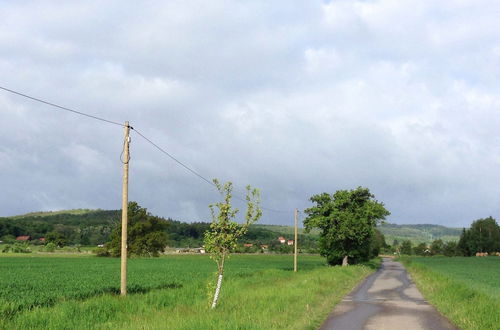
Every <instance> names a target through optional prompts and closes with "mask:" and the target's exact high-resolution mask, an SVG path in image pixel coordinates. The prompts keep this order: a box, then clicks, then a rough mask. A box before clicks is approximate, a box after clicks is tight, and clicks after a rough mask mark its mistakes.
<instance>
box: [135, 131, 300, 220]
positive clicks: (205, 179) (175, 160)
mask: <svg viewBox="0 0 500 330" xmlns="http://www.w3.org/2000/svg"><path fill="white" fill-rule="evenodd" d="M131 129H132V130H133V131H134V132H136V133H137V134H138V135H139V136H140V137H142V138H143V139H144V140H146V141H147V142H148V143H150V144H151V145H152V146H154V147H155V148H156V149H158V150H159V151H160V152H161V153H163V154H165V155H167V156H168V157H169V158H170V159H172V160H173V161H174V162H176V163H177V164H178V165H180V166H182V167H184V168H185V169H186V170H188V171H189V172H191V173H192V174H194V175H196V176H197V177H198V178H200V179H201V180H203V181H205V182H206V183H208V184H209V185H211V186H212V187H216V185H215V184H214V183H213V182H212V181H211V180H209V179H207V178H206V177H204V176H203V175H201V174H200V173H198V172H196V171H195V170H193V169H192V168H190V167H189V166H187V165H186V164H184V163H183V162H181V161H180V160H178V159H177V158H176V157H174V156H173V155H172V154H171V153H169V152H167V151H166V150H165V149H163V148H162V147H160V146H159V145H158V144H156V143H154V142H153V141H151V139H149V138H147V137H146V136H145V135H144V134H142V133H141V132H139V131H138V130H137V129H136V128H133V127H131ZM233 197H234V198H235V199H238V200H240V201H242V202H246V199H245V198H242V197H240V196H238V195H234V194H233ZM261 209H262V210H266V211H270V212H277V213H290V212H291V211H284V210H276V209H272V208H267V207H263V206H261Z"/></svg>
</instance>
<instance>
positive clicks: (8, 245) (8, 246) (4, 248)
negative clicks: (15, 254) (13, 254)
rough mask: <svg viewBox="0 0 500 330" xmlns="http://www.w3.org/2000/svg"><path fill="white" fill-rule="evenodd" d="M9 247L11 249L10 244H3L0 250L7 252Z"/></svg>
mask: <svg viewBox="0 0 500 330" xmlns="http://www.w3.org/2000/svg"><path fill="white" fill-rule="evenodd" d="M10 249H11V246H10V244H7V245H5V246H4V247H3V249H2V252H3V253H7V252H9V251H10Z"/></svg>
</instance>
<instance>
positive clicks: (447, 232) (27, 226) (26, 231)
mask: <svg viewBox="0 0 500 330" xmlns="http://www.w3.org/2000/svg"><path fill="white" fill-rule="evenodd" d="M120 219H121V212H120V210H88V209H75V210H64V211H55V212H32V213H28V214H23V215H18V216H13V217H5V218H0V239H2V237H6V236H9V237H10V238H11V239H12V237H16V236H20V235H30V236H31V237H32V238H34V239H36V238H38V237H43V236H45V235H46V234H47V233H48V232H51V231H57V232H61V233H63V234H64V235H65V236H66V237H67V239H68V243H70V244H82V245H96V244H101V243H104V242H106V241H107V240H108V239H109V234H110V233H111V231H112V229H113V228H114V227H115V225H116V224H117V223H118V222H119V221H120ZM165 221H167V222H168V223H169V229H168V230H167V232H168V236H169V238H170V243H169V245H171V246H177V247H184V246H191V247H193V246H200V245H201V244H203V243H202V241H203V233H204V231H205V230H206V229H207V228H208V227H209V224H208V223H203V222H198V223H186V222H181V221H176V220H172V219H165ZM379 230H380V231H381V232H382V233H383V234H384V236H385V240H386V242H387V244H390V245H392V244H393V242H394V240H398V241H399V242H402V241H404V240H410V241H412V243H414V244H417V243H422V242H425V243H430V242H432V241H433V240H435V239H442V240H443V241H458V239H459V237H460V234H461V232H462V229H460V228H449V227H444V226H440V225H431V224H423V225H420V224H417V225H397V224H384V225H381V226H379ZM293 235H294V228H293V226H282V225H263V224H255V225H252V226H251V227H250V231H249V232H248V233H247V235H245V237H244V238H243V240H245V241H248V242H252V243H259V242H260V243H266V244H267V243H269V242H273V240H276V238H277V237H278V236H284V237H285V238H286V239H293ZM299 235H300V236H299V239H300V240H301V241H302V242H303V243H305V244H306V245H310V246H315V245H316V242H317V239H318V236H319V230H317V229H315V230H312V231H311V232H310V233H306V232H305V230H304V228H299ZM4 241H5V239H4Z"/></svg>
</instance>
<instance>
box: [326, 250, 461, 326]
mask: <svg viewBox="0 0 500 330" xmlns="http://www.w3.org/2000/svg"><path fill="white" fill-rule="evenodd" d="M320 329H321V330H326V329H335V330H357V329H370V330H371V329H383V330H391V329H394V330H396V329H397V330H401V329H402V330H416V329H433V330H437V329H458V328H457V327H455V326H454V325H452V324H451V323H450V322H449V321H448V320H447V319H446V318H445V317H443V316H442V315H441V314H439V312H438V311H437V310H436V309H435V308H434V307H433V306H431V305H430V304H429V303H428V302H427V301H426V300H425V299H424V297H423V296H422V294H421V293H420V292H419V291H418V289H417V288H416V287H415V284H413V282H412V281H411V280H410V279H409V277H408V273H407V272H406V269H405V268H404V267H403V265H402V264H401V263H399V262H394V261H392V259H390V258H384V259H383V262H382V267H381V268H380V269H379V270H378V271H377V272H376V273H375V274H372V275H371V276H369V277H368V278H367V279H366V280H365V281H364V282H363V283H362V284H361V285H360V286H358V287H357V288H356V289H354V291H352V292H351V293H350V294H349V295H347V296H346V297H344V299H343V300H342V301H341V302H340V303H339V304H338V305H337V306H336V307H335V309H334V310H333V312H332V314H330V316H329V317H328V319H327V320H326V321H325V323H323V325H322V326H321V328H320Z"/></svg>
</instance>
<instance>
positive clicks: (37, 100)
mask: <svg viewBox="0 0 500 330" xmlns="http://www.w3.org/2000/svg"><path fill="white" fill-rule="evenodd" d="M0 89H2V90H4V91H6V92H9V93H12V94H15V95H18V96H22V97H24V98H27V99H30V100H33V101H36V102H40V103H43V104H46V105H49V106H51V107H55V108H58V109H61V110H64V111H69V112H72V113H75V114H78V115H81V116H85V117H88V118H92V119H96V120H100V121H103V122H106V123H109V124H113V125H117V126H121V127H124V124H121V123H118V122H116V121H112V120H108V119H105V118H101V117H97V116H94V115H90V114H88V113H84V112H81V111H77V110H74V109H70V108H67V107H63V106H61V105H58V104H55V103H52V102H49V101H45V100H42V99H39V98H37V97H34V96H30V95H27V94H24V93H21V92H17V91H15V90H12V89H9V88H6V87H3V86H0ZM130 129H131V130H133V131H135V132H136V133H137V134H138V135H139V136H140V137H142V138H143V139H144V140H146V141H147V142H148V143H150V144H151V145H153V146H154V147H155V148H156V149H158V150H159V151H160V152H162V153H163V154H165V155H167V156H168V157H169V158H170V159H172V160H173V161H174V162H176V163H177V164H178V165H180V166H182V167H184V168H185V169H186V170H188V171H189V172H191V173H192V174H194V175H196V176H197V177H198V178H200V179H201V180H203V181H205V182H206V183H208V184H209V185H211V186H212V187H215V184H214V183H213V182H212V181H211V180H209V179H207V178H205V177H204V176H203V175H201V174H200V173H198V172H196V171H195V170H193V169H192V168H190V167H189V166H187V165H186V164H184V163H183V162H181V161H180V160H178V159H177V158H176V157H174V156H173V155H172V154H170V153H169V152H167V151H166V150H165V149H163V148H162V147H160V146H159V145H158V144H156V143H154V142H153V141H151V139H149V138H147V137H146V136H144V134H142V133H141V132H139V131H138V130H137V129H135V128H133V127H132V126H130ZM122 162H123V160H122ZM233 197H234V198H235V199H238V200H240V201H243V202H246V199H244V198H242V197H240V196H237V195H234V196H233ZM261 209H262V210H266V211H270V212H276V213H290V212H291V211H284V210H276V209H272V208H267V207H263V206H261Z"/></svg>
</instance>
